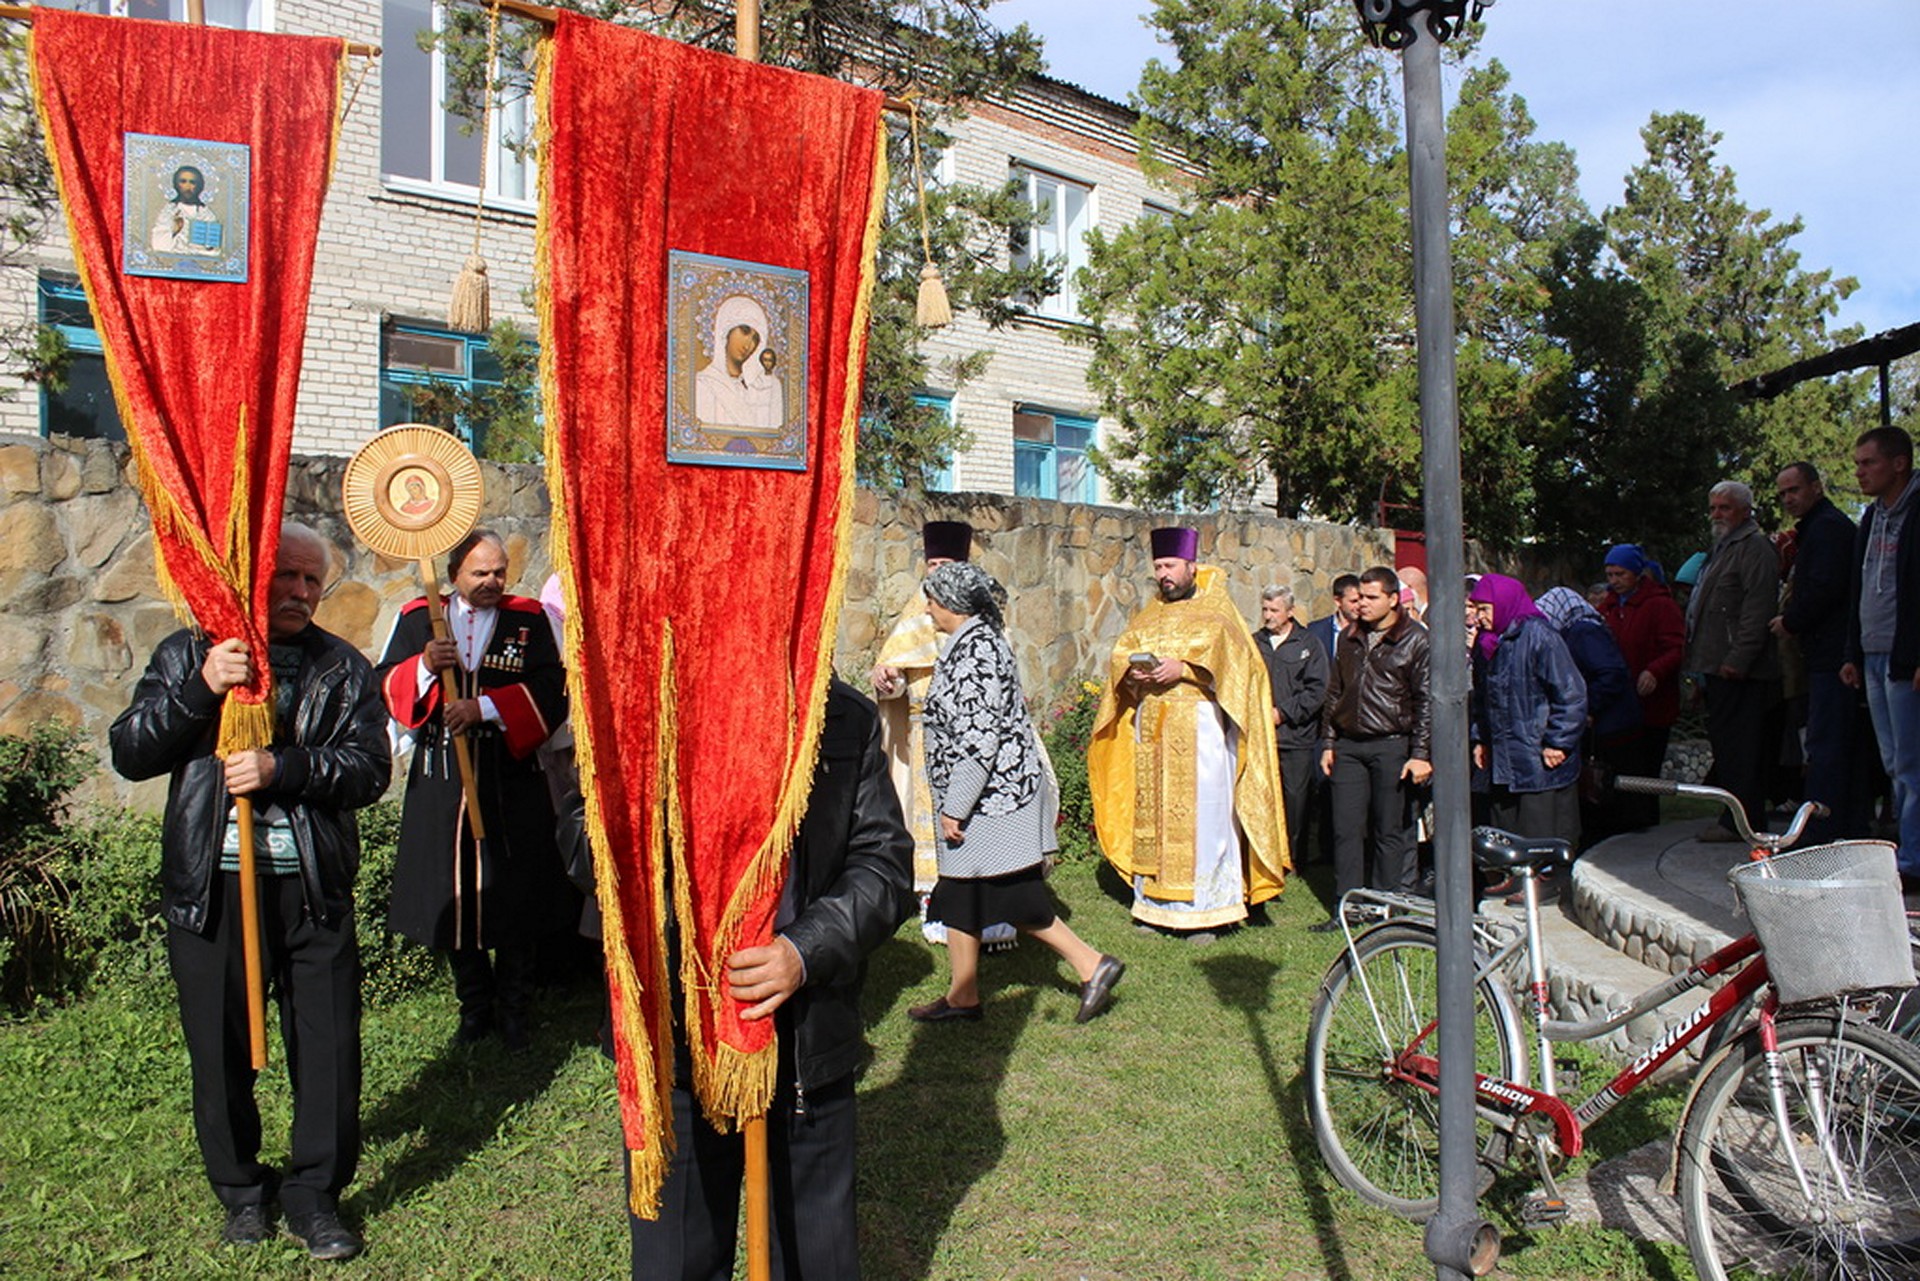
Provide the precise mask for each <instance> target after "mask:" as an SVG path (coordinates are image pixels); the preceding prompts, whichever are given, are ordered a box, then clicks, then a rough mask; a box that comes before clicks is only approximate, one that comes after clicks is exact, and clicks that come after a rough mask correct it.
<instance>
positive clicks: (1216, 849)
mask: <svg viewBox="0 0 1920 1281" xmlns="http://www.w3.org/2000/svg"><path fill="white" fill-rule="evenodd" d="M1151 539H1152V550H1153V577H1154V582H1155V585H1156V586H1157V587H1158V589H1159V590H1158V595H1157V597H1156V598H1155V599H1153V600H1151V601H1149V602H1148V603H1147V604H1146V605H1145V606H1144V607H1143V608H1142V609H1141V610H1140V611H1139V612H1138V613H1137V614H1135V615H1134V616H1133V619H1132V621H1131V622H1130V623H1129V624H1128V626H1127V630H1126V631H1125V632H1123V633H1121V636H1120V639H1119V641H1118V642H1117V643H1116V644H1115V645H1114V649H1113V656H1112V660H1111V661H1110V662H1109V664H1108V681H1107V687H1106V689H1105V691H1104V692H1103V693H1102V694H1101V698H1100V708H1099V710H1098V712H1097V713H1096V715H1095V720H1094V729H1093V739H1092V742H1091V743H1090V744H1089V745H1088V747H1087V773H1088V780H1089V782H1090V784H1091V786H1092V791H1093V817H1094V827H1095V829H1096V831H1097V832H1098V834H1099V837H1100V846H1101V849H1102V850H1103V851H1104V852H1105V854H1106V856H1107V860H1108V861H1109V862H1111V863H1112V864H1113V865H1114V867H1115V868H1117V869H1118V870H1119V871H1120V873H1121V874H1122V875H1124V876H1126V877H1128V878H1129V879H1130V880H1131V881H1132V884H1133V894H1134V897H1133V917H1134V920H1135V921H1137V922H1139V923H1140V924H1141V925H1142V926H1145V927H1157V928H1160V929H1164V930H1172V931H1176V932H1179V933H1183V934H1186V935H1187V936H1188V937H1190V938H1191V939H1193V941H1195V942H1209V941H1211V940H1212V939H1213V938H1214V937H1215V931H1217V930H1219V929H1220V928H1222V927H1225V926H1231V925H1235V924H1238V923H1239V922H1240V921H1243V920H1245V919H1246V916H1247V907H1248V905H1249V904H1257V903H1262V902H1265V901H1266V900H1267V899H1270V898H1272V897H1273V896H1274V895H1276V894H1278V893H1279V892H1280V889H1281V886H1282V884H1283V882H1284V880H1285V877H1286V872H1287V869H1288V868H1289V867H1291V866H1292V861H1291V859H1290V858H1289V856H1288V849H1287V834H1286V827H1285V817H1284V815H1283V814H1282V812H1281V811H1282V807H1281V791H1280V777H1279V769H1278V753H1277V749H1276V748H1275V746H1274V736H1273V701H1272V695H1271V693H1270V692H1269V688H1268V684H1267V670H1266V664H1265V662H1264V661H1263V660H1262V659H1261V657H1260V651H1259V650H1258V649H1257V648H1255V646H1254V643H1253V638H1252V636H1250V635H1249V634H1248V632H1247V629H1246V625H1245V624H1243V623H1242V622H1241V621H1240V617H1239V614H1238V612H1237V611H1236V610H1235V609H1234V605H1233V601H1232V600H1231V599H1230V598H1229V597H1228V595H1227V590H1226V583H1225V577H1224V575H1223V574H1222V573H1221V572H1220V570H1219V569H1218V568H1216V567H1214V566H1212V565H1198V564H1196V563H1195V562H1196V561H1197V560H1198V559H1199V549H1200V535H1199V531H1197V530H1193V529H1184V528H1172V529H1156V530H1154V531H1153V533H1152V536H1151ZM1243 842H1244V846H1243Z"/></svg>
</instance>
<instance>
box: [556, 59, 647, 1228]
mask: <svg viewBox="0 0 1920 1281" xmlns="http://www.w3.org/2000/svg"><path fill="white" fill-rule="evenodd" d="M534 77H535V79H534V92H535V95H536V101H538V103H539V104H540V109H539V110H538V111H537V112H536V113H535V124H534V127H535V129H536V130H537V138H538V146H539V148H540V154H542V155H551V154H552V144H553V120H552V114H551V111H552V101H553V96H552V79H553V46H552V43H551V41H542V42H541V45H540V49H539V52H538V54H537V56H536V62H535V69H534ZM551 180H552V170H551V168H549V167H548V166H546V165H542V166H541V167H540V183H541V186H542V188H543V191H542V199H541V201H540V211H539V215H538V219H537V224H536V227H535V232H534V282H535V283H534V292H535V304H536V306H537V308H538V310H539V314H540V326H541V343H540V396H541V402H542V404H543V405H544V406H545V408H546V415H545V416H546V423H547V425H546V440H545V447H546V455H547V469H546V472H547V496H548V499H549V501H550V502H551V504H552V509H553V513H554V519H553V522H552V539H551V543H552V546H551V548H550V554H551V556H552V558H553V566H554V569H555V570H556V571H557V572H558V573H559V575H560V590H561V595H562V597H563V598H564V599H565V601H566V605H567V620H568V622H567V626H566V627H565V628H564V629H563V631H564V633H565V648H566V661H567V685H568V692H569V694H570V696H571V697H572V700H573V707H574V708H575V709H576V710H575V713H574V714H573V716H572V717H571V720H572V723H573V734H574V741H575V745H576V747H575V752H574V759H575V761H576V763H577V764H578V767H579V771H580V791H581V794H582V796H583V797H584V798H585V802H586V827H587V845H588V848H589V849H590V850H591V851H592V855H593V874H594V895H595V897H596V898H597V899H598V900H599V904H600V915H601V920H602V923H603V928H602V930H601V948H602V951H603V953H604V955H605V959H606V967H607V982H608V984H609V986H611V987H612V989H613V996H614V1001H613V1010H614V1017H615V1018H616V1019H617V1020H618V1027H617V1028H616V1031H617V1032H618V1034H619V1035H618V1039H619V1042H620V1044H621V1045H623V1046H625V1047H626V1051H627V1054H628V1055H629V1057H630V1059H631V1062H632V1069H633V1076H634V1084H635V1099H634V1104H635V1106H636V1108H637V1109H638V1111H639V1113H640V1117H641V1121H642V1124H643V1126H644V1127H645V1132H644V1133H643V1134H642V1135H640V1136H638V1137H639V1138H640V1141H641V1146H639V1147H630V1148H629V1149H628V1152H627V1166H628V1171H629V1173H630V1175H631V1186H632V1194H631V1196H630V1197H629V1199H628V1204H629V1206H630V1208H631V1209H632V1210H633V1212H634V1213H635V1214H637V1215H639V1216H640V1217H641V1218H645V1219H654V1218H658V1217H659V1214H660V1185H661V1184H662V1183H663V1182H665V1180H666V1177H667V1162H668V1159H669V1157H670V1155H671V1154H672V1151H673V1125H672V1123H671V1115H672V1105H671V1093H670V1092H671V1090H672V1086H673V1082H672V1079H671V1074H672V1071H673V1061H672V1056H671V1055H670V1054H665V1053H658V1052H656V1051H657V1050H664V1049H665V1047H667V1046H669V1045H671V1044H672V1040H671V1037H672V1025H671V1020H672V1011H671V1010H670V1009H668V1008H667V1003H666V1002H664V1001H663V1002H661V1003H660V1009H659V1011H658V1013H657V1015H656V1018H655V1020H654V1025H653V1027H652V1028H648V1026H647V1025H646V1022H645V1021H644V1019H643V1018H642V1016H641V998H642V997H643V996H644V992H643V990H642V988H641V984H640V975H639V971H638V969H637V968H636V967H635V965H634V954H633V951H632V948H631V946H630V945H629V938H630V934H629V930H628V921H627V918H626V912H625V909H624V908H623V907H622V906H621V896H620V885H621V873H620V869H619V867H618V865H617V864H616V863H615V862H614V859H613V851H612V845H611V843H610V842H609V840H608V839H607V822H606V803H605V798H604V797H603V796H602V794H601V789H600V776H599V771H598V770H597V769H596V768H595V766H594V762H595V760H596V759H597V745H596V743H595V741H594V734H593V723H592V720H591V718H589V717H587V716H584V715H581V714H580V713H579V710H578V709H582V708H585V707H586V706H588V703H589V700H588V698H587V693H588V691H587V684H586V680H585V677H584V673H585V671H586V670H587V662H586V643H585V639H584V636H583V629H582V627H581V624H580V621H579V620H580V619H581V617H582V615H581V612H580V588H579V583H578V580H577V578H576V576H575V568H574V566H575V555H574V547H573V521H572V511H571V504H570V503H569V501H568V497H567V486H566V466H565V459H564V457H563V455H562V453H561V450H560V419H561V410H560V396H559V373H558V370H557V368H556V367H555V354H554V346H555V345H554V343H553V341H552V334H553V320H554V314H555V313H554V298H553V258H552V245H553V230H552V224H551V218H552V212H551V211H552V209H553V193H552V191H551V190H549V189H546V188H548V185H549V183H550V182H551ZM663 836H664V832H663V830H662V827H661V822H660V817H659V815H658V812H657V811H656V813H655V814H654V815H653V816H651V817H650V820H649V823H648V829H647V831H646V832H645V834H644V835H643V840H644V841H645V843H646V845H647V847H648V852H657V851H659V850H660V848H661V842H662V838H663ZM653 867H654V882H655V883H654V888H653V900H652V901H653V903H654V904H655V909H656V911H655V919H654V920H652V921H649V922H645V923H644V924H645V926H646V927H647V933H648V937H650V938H652V939H653V940H654V942H655V945H656V951H655V956H654V962H655V969H656V970H657V971H658V972H660V973H665V972H666V965H667V960H666V929H665V924H666V921H665V912H664V905H663V904H662V897H663V896H662V891H663V889H664V888H665V887H664V885H663V883H662V881H663V870H664V865H663V864H662V863H661V861H660V860H659V859H658V858H655V859H654V860H653ZM634 1138H635V1136H633V1135H628V1136H627V1141H628V1142H629V1143H631V1142H633V1140H634Z"/></svg>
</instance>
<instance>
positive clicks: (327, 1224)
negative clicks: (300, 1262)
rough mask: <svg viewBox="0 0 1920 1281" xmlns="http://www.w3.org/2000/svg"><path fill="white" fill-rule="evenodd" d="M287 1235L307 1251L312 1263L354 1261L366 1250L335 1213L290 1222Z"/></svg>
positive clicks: (307, 1216)
mask: <svg viewBox="0 0 1920 1281" xmlns="http://www.w3.org/2000/svg"><path fill="white" fill-rule="evenodd" d="M287 1231H288V1232H290V1233H292V1234H293V1236H294V1237H295V1238H296V1239H298V1240H299V1242H300V1244H302V1245H304V1246H306V1247H307V1257H308V1258H309V1259H351V1258H353V1257H354V1256H355V1255H357V1254H359V1253H360V1252H361V1251H362V1250H364V1249H366V1248H367V1245H366V1242H364V1241H362V1240H361V1239H360V1235H359V1233H357V1232H355V1231H354V1230H353V1229H352V1228H350V1227H348V1226H347V1225H346V1224H344V1223H342V1222H340V1216H339V1215H338V1214H337V1213H335V1212H334V1211H332V1210H315V1211H314V1212H313V1213H312V1214H303V1215H301V1216H300V1217H299V1218H297V1219H296V1218H289V1219H288V1220H287Z"/></svg>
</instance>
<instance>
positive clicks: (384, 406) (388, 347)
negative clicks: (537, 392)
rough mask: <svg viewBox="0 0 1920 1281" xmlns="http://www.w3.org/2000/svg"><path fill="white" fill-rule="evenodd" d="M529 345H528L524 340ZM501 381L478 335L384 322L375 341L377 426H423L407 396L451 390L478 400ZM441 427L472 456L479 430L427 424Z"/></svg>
mask: <svg viewBox="0 0 1920 1281" xmlns="http://www.w3.org/2000/svg"><path fill="white" fill-rule="evenodd" d="M528 343H529V345H531V344H532V339H529V340H528ZM505 383H506V379H505V375H504V374H503V373H502V371H501V368H500V361H499V359H498V358H497V357H495V356H494V354H493V347H492V344H490V343H489V342H488V341H487V337H486V335H484V334H466V333H459V332H457V331H454V330H451V329H446V328H443V327H441V326H438V325H431V324H427V323H425V322H424V321H417V320H391V321H388V322H387V326H386V329H385V332H384V333H383V334H382V335H381V341H380V425H381V426H382V427H391V426H393V425H394V424H395V423H409V422H421V421H424V420H423V419H422V418H421V417H420V416H419V415H420V413H421V411H420V410H419V409H418V408H417V407H416V405H415V404H414V397H413V394H412V393H414V392H416V391H420V390H424V389H426V388H429V387H434V386H440V387H452V388H453V389H455V390H458V391H461V392H465V393H466V394H468V395H470V396H471V395H478V394H482V393H484V392H486V391H487V390H489V389H492V388H498V387H502V386H504V385H505ZM433 425H434V426H436V427H445V428H448V429H449V430H451V431H452V432H453V433H454V434H455V435H457V436H459V437H460V439H461V440H462V441H464V442H465V443H466V445H467V447H468V448H470V449H472V450H473V451H474V452H476V453H478V452H480V450H481V447H482V446H483V445H484V444H485V442H484V440H481V439H478V437H481V436H484V435H485V433H486V427H485V424H484V423H482V424H479V425H478V428H479V430H478V431H477V432H476V430H475V428H476V424H474V423H471V422H468V421H466V419H464V418H456V419H455V420H454V421H452V422H440V423H434V424H433Z"/></svg>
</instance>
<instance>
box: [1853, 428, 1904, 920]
mask: <svg viewBox="0 0 1920 1281" xmlns="http://www.w3.org/2000/svg"><path fill="white" fill-rule="evenodd" d="M1853 471H1854V479H1855V480H1857V481H1858V482H1859V484H1860V492H1861V493H1863V494H1865V495H1866V496H1867V497H1868V498H1869V499H1871V500H1872V501H1871V502H1870V503H1869V504H1868V506H1867V510H1866V513H1865V514H1864V515H1863V516H1862V517H1861V518H1860V533H1859V537H1858V540H1857V542H1856V544H1855V552H1854V562H1853V575H1852V578H1853V584H1852V593H1851V605H1850V608H1849V609H1848V611H1847V661H1846V663H1845V665H1844V666H1842V667H1841V668H1840V679H1841V680H1843V681H1845V682H1846V683H1847V684H1848V685H1851V686H1853V687H1855V688H1856V689H1858V688H1862V687H1864V688H1865V689H1866V691H1867V710H1868V712H1869V713H1870V714H1871V715H1872V717H1873V734H1874V737H1875V738H1876V739H1877V740H1878V741H1879V745H1880V760H1881V763H1882V764H1883V765H1885V766H1886V770H1887V778H1888V779H1889V780H1891V781H1892V783H1893V801H1894V809H1895V811H1896V812H1897V813H1898V815H1899V819H1900V875H1901V878H1902V879H1903V880H1904V881H1906V882H1907V884H1908V886H1909V887H1910V888H1911V887H1912V886H1913V885H1914V883H1915V881H1916V880H1920V538H1916V537H1914V536H1913V532H1912V531H1911V530H1909V529H1908V528H1907V526H1909V525H1912V524H1913V517H1912V512H1913V509H1914V507H1915V506H1916V499H1915V497H1914V495H1915V494H1916V493H1920V477H1916V476H1915V475H1914V474H1913V439H1912V438H1911V437H1910V436H1908V435H1907V433H1906V432H1905V431H1903V430H1901V429H1900V428H1898V427H1876V428H1874V429H1873V430H1872V431H1870V432H1867V433H1866V434H1864V435H1862V436H1861V437H1860V439H1859V441H1858V442H1857V443H1856V444H1855V446H1854V450H1853Z"/></svg>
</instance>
